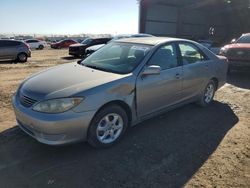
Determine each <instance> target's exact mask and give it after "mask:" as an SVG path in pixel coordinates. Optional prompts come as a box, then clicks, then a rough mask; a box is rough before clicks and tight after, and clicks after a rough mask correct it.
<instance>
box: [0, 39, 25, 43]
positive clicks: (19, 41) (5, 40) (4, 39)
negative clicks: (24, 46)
mask: <svg viewBox="0 0 250 188" xmlns="http://www.w3.org/2000/svg"><path fill="white" fill-rule="evenodd" d="M0 41H11V42H23V41H20V40H12V39H0Z"/></svg>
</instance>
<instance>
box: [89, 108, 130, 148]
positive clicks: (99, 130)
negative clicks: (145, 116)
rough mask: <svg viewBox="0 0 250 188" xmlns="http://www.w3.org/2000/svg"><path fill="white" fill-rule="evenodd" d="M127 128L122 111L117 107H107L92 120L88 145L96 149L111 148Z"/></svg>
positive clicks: (126, 120) (125, 114)
mask: <svg viewBox="0 0 250 188" xmlns="http://www.w3.org/2000/svg"><path fill="white" fill-rule="evenodd" d="M127 126H128V116H127V113H126V112H125V111H124V109H123V108H121V107H120V106H118V105H111V106H107V107H105V108H103V109H102V110H100V111H99V112H98V113H97V114H96V115H95V117H94V118H93V120H92V122H91V125H90V128H89V131H88V143H89V144H90V145H91V146H93V147H96V148H105V147H109V146H112V145H113V144H115V143H116V142H118V141H119V140H120V139H121V137H122V135H123V134H124V133H125V131H126V129H127Z"/></svg>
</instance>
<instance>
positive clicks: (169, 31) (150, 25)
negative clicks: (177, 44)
mask: <svg viewBox="0 0 250 188" xmlns="http://www.w3.org/2000/svg"><path fill="white" fill-rule="evenodd" d="M146 33H151V34H153V35H159V36H162V35H163V36H166V35H169V36H174V35H175V34H176V24H175V23H162V22H152V21H147V22H146Z"/></svg>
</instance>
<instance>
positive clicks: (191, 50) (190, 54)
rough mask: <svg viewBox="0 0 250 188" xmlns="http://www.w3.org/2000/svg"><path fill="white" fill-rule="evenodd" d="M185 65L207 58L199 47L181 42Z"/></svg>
mask: <svg viewBox="0 0 250 188" xmlns="http://www.w3.org/2000/svg"><path fill="white" fill-rule="evenodd" d="M179 47H180V51H181V56H182V62H183V65H188V64H192V63H196V62H199V61H203V60H205V57H204V56H203V55H202V54H201V53H200V52H199V49H198V48H197V47H196V46H194V45H192V44H188V43H183V44H179Z"/></svg>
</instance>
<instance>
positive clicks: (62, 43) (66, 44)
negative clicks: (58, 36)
mask: <svg viewBox="0 0 250 188" xmlns="http://www.w3.org/2000/svg"><path fill="white" fill-rule="evenodd" d="M77 43H78V42H76V41H75V40H72V39H65V40H61V41H59V42H56V43H52V44H51V45H50V47H51V48H55V49H61V48H68V47H69V46H70V45H72V44H77Z"/></svg>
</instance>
